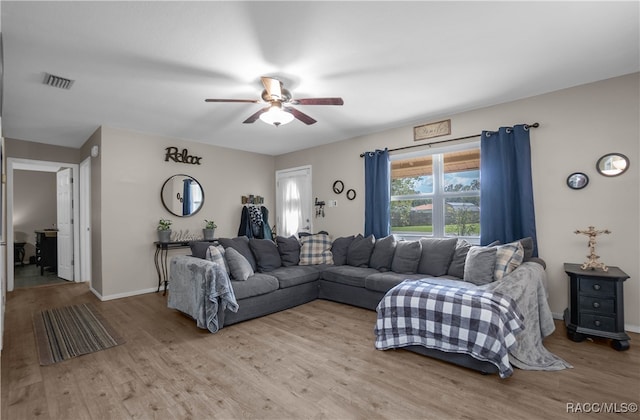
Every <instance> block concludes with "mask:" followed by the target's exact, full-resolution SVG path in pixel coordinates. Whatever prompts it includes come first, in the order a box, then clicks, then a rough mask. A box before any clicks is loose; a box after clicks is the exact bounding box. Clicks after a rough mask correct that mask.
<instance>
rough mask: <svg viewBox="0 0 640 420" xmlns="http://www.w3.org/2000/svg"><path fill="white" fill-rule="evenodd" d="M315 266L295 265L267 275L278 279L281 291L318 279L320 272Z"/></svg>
mask: <svg viewBox="0 0 640 420" xmlns="http://www.w3.org/2000/svg"><path fill="white" fill-rule="evenodd" d="M317 267H318V266H316V265H296V266H291V267H280V268H276V269H275V270H273V271H270V272H269V275H271V276H274V277H275V278H277V279H278V282H279V284H280V288H281V289H286V288H287V287H291V286H297V285H299V284H303V283H309V282H312V281H315V280H318V279H319V278H320V270H319V269H318V268H317Z"/></svg>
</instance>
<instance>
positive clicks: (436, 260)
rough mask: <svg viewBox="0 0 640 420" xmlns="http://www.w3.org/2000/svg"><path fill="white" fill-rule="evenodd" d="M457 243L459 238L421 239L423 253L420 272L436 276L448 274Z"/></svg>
mask: <svg viewBox="0 0 640 420" xmlns="http://www.w3.org/2000/svg"><path fill="white" fill-rule="evenodd" d="M457 243H458V239H457V238H446V239H445V238H422V239H420V244H421V245H422V255H421V256H420V264H419V265H418V273H420V274H428V275H430V276H435V277H440V276H444V275H445V274H447V271H448V270H449V265H450V264H451V259H452V258H453V253H454V251H455V249H456V244H457Z"/></svg>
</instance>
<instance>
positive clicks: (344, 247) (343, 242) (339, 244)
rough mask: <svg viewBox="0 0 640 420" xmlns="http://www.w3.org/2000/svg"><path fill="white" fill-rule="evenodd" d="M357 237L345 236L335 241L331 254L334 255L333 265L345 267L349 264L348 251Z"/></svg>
mask: <svg viewBox="0 0 640 420" xmlns="http://www.w3.org/2000/svg"><path fill="white" fill-rule="evenodd" d="M354 238H355V236H353V235H351V236H343V237H340V238H337V239H334V240H333V243H332V244H331V254H332V255H333V264H335V265H345V264H346V263H347V251H348V250H349V245H351V242H353V239H354Z"/></svg>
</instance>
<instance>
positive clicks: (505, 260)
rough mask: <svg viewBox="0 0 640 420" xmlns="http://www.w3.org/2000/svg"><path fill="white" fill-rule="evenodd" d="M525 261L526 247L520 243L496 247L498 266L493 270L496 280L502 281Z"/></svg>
mask: <svg viewBox="0 0 640 420" xmlns="http://www.w3.org/2000/svg"><path fill="white" fill-rule="evenodd" d="M523 260H524V247H523V246H522V243H521V242H520V241H516V242H512V243H510V244H506V245H499V246H497V247H496V266H495V268H494V270H493V278H494V280H501V279H502V278H503V277H504V276H506V275H507V274H509V273H511V272H512V271H513V270H515V269H516V268H518V266H519V265H520V264H522V261H523Z"/></svg>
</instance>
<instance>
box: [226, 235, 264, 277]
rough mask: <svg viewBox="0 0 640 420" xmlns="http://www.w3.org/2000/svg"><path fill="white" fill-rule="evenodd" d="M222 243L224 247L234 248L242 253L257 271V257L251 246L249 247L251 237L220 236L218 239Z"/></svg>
mask: <svg viewBox="0 0 640 420" xmlns="http://www.w3.org/2000/svg"><path fill="white" fill-rule="evenodd" d="M218 242H219V243H220V245H222V246H223V247H224V249H228V248H233V249H235V250H236V251H238V252H239V253H240V255H242V256H243V257H245V258H246V259H247V261H249V264H251V269H252V270H253V271H256V270H257V269H258V266H257V264H256V258H255V257H254V256H253V252H251V248H250V247H249V238H247V237H246V236H238V237H236V238H231V239H230V238H220V239H218Z"/></svg>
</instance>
